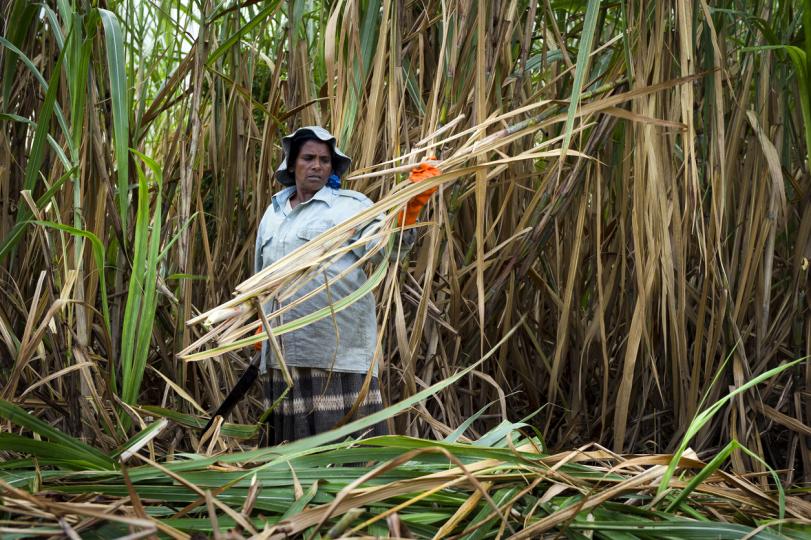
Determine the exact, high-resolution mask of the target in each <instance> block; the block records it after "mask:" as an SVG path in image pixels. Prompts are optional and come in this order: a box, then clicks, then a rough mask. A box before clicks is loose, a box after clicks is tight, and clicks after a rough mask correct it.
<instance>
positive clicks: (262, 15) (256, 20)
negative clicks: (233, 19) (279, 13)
mask: <svg viewBox="0 0 811 540" xmlns="http://www.w3.org/2000/svg"><path fill="white" fill-rule="evenodd" d="M280 5H281V2H280V1H279V0H272V1H271V2H269V3H268V4H267V5H266V7H265V8H264V9H263V10H262V11H260V12H259V13H258V14H257V15H256V16H255V17H253V18H252V19H251V20H250V21H248V22H247V23H245V24H244V25H242V26H241V27H240V28H239V30H237V31H236V32H234V33H233V34H232V35H231V36H229V37H228V38H227V39H226V40H225V41H223V43H222V45H220V46H219V47H217V48H216V49H215V50H214V52H212V53H211V54H209V55H208V59H207V60H206V64H207V65H209V66H211V65H213V64H214V62H216V61H217V59H219V58H220V57H221V56H222V55H224V54H225V53H226V52H228V51H229V50H231V48H232V47H234V45H236V44H237V43H238V42H239V41H240V40H241V39H242V37H243V36H244V35H245V34H247V33H248V32H250V31H251V30H253V29H254V28H256V27H257V26H259V25H260V24H261V23H262V22H263V21H264V20H265V19H267V18H268V17H270V16H271V15H272V14H273V13H274V12H275V11H276V10H277V9H279V6H280Z"/></svg>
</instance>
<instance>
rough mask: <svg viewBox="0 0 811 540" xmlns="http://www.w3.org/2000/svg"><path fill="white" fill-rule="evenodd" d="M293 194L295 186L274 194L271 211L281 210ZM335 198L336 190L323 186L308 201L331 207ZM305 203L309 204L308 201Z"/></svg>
mask: <svg viewBox="0 0 811 540" xmlns="http://www.w3.org/2000/svg"><path fill="white" fill-rule="evenodd" d="M295 192H296V186H289V187H286V188H284V189H283V190H281V191H279V192H278V193H276V195H274V196H273V197H272V199H271V200H272V201H273V209H274V210H276V211H277V212H279V211H280V210H282V209H283V208H284V206H285V204H286V203H287V201H289V200H290V197H292V196H293V194H294V193H295ZM337 196H338V190H337V189H334V188H331V187H329V186H324V187H322V188H321V189H320V190H318V193H316V194H315V195H313V198H312V199H310V201H322V202H325V203H327V206H332V203H333V202H334V201H335V197H337ZM307 202H308V203H309V201H307Z"/></svg>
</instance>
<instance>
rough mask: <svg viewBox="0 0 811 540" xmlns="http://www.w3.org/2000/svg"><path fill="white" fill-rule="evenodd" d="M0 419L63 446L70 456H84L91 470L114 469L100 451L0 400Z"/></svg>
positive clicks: (110, 461) (108, 459) (111, 463)
mask: <svg viewBox="0 0 811 540" xmlns="http://www.w3.org/2000/svg"><path fill="white" fill-rule="evenodd" d="M0 417H2V418H5V419H6V420H8V421H9V422H12V423H14V424H16V425H18V426H20V427H23V428H25V429H28V430H30V431H33V432H34V433H37V434H38V435H40V436H41V437H45V438H46V439H48V440H49V441H51V442H52V443H56V444H59V445H61V446H64V447H65V448H66V449H67V450H69V451H70V452H72V455H83V456H85V459H86V461H87V463H88V464H92V465H93V467H92V468H93V469H95V470H113V469H115V465H114V464H113V461H112V460H111V459H110V458H109V457H108V456H106V455H105V454H104V453H103V452H101V451H100V450H97V449H95V448H93V447H92V446H89V445H87V444H85V443H83V442H82V441H80V440H78V439H75V438H73V437H71V436H70V435H67V434H66V433H63V432H61V431H59V430H58V429H56V428H54V427H52V426H51V425H49V424H48V423H46V422H44V421H43V420H40V419H39V418H37V417H36V416H33V415H30V414H28V413H26V412H25V410H23V409H22V408H20V407H18V406H17V405H14V404H13V403H10V402H8V401H6V400H3V399H0Z"/></svg>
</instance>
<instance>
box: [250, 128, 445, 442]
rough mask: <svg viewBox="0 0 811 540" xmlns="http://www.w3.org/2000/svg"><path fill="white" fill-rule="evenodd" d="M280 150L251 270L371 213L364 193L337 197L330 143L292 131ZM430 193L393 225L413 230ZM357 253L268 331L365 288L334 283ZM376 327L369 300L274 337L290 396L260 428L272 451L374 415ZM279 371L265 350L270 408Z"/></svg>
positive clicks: (336, 162)
mask: <svg viewBox="0 0 811 540" xmlns="http://www.w3.org/2000/svg"><path fill="white" fill-rule="evenodd" d="M282 148H283V150H284V160H283V161H282V163H281V165H280V166H279V168H278V169H277V170H276V178H277V179H278V180H279V182H281V184H282V185H284V186H285V188H284V189H283V190H281V191H279V192H278V193H276V194H275V195H274V196H273V197H272V200H271V204H270V206H268V208H267V210H266V211H265V214H264V216H263V217H262V221H261V223H260V225H259V230H258V232H257V237H256V257H255V270H256V271H257V272H258V271H260V270H262V269H263V268H265V267H266V266H268V265H269V264H272V263H273V262H275V261H277V260H279V259H280V258H282V257H284V256H285V255H287V254H288V253H290V252H292V251H293V250H295V249H297V248H298V247H300V246H301V245H303V244H304V243H306V242H308V241H309V240H312V239H313V238H315V237H317V236H318V235H320V234H321V233H323V232H324V231H326V230H328V229H330V228H332V227H334V226H336V225H338V224H340V223H341V222H343V221H346V220H347V219H349V218H351V217H352V216H354V215H356V214H358V213H359V212H362V211H363V210H365V209H367V208H369V207H370V206H372V201H370V200H369V199H368V198H367V197H366V196H365V195H363V194H361V193H358V192H356V191H351V190H347V189H341V187H340V178H341V176H343V175H344V173H346V171H347V170H348V169H349V165H350V163H351V160H350V158H349V157H348V156H346V155H345V154H344V153H343V152H341V151H340V150H339V149H338V147H337V144H336V141H335V137H333V136H332V135H331V134H330V133H329V132H328V131H327V130H325V129H324V128H322V127H320V126H309V127H303V128H300V129H298V130H296V131H295V132H294V133H293V134H291V135H288V136H286V137H284V138H282ZM418 172H419V175H415V174H414V173H412V175H411V177H410V178H411V179H412V181H418V180H419V179H421V178H427V177H430V176H435V175H437V174H439V173H440V172H439V170H438V169H435V168H434V167H430V166H427V165H421V166H420V167H419V168H418ZM433 191H435V188H434V190H427V191H425V192H423V193H421V194H420V195H418V196H417V197H415V198H414V199H412V201H410V202H409V204H408V208H407V211H406V213H405V216H404V218H403V217H401V223H403V224H411V223H413V222H414V221H415V220H416V216H417V215H418V214H419V211H420V209H421V208H422V207H423V206H424V205H425V203H426V202H427V200H428V198H429V197H430V195H431V193H432V192H433ZM374 225H376V224H374V223H373V224H370V225H369V226H367V227H366V229H365V231H368V230H369V229H375V227H374ZM363 234H364V230H361V231H359V232H358V233H356V235H355V236H354V237H353V238H352V239H350V241H349V242H350V243H353V242H355V241H357V240H358V238H360V236H362V235H363ZM363 254H364V249H363V248H359V249H356V250H353V251H350V252H347V253H346V254H344V255H343V256H342V257H340V258H339V259H338V260H337V261H335V262H332V263H331V264H329V265H328V266H327V267H326V268H325V269H323V271H322V273H321V274H320V275H319V276H318V277H316V278H314V279H312V280H310V281H309V282H308V283H307V284H305V285H304V286H303V287H301V288H300V289H298V290H297V291H296V292H295V294H294V295H293V296H292V297H291V298H289V299H285V301H284V303H283V304H282V305H285V304H287V303H290V302H292V301H293V300H295V299H297V298H301V297H302V296H304V295H306V294H307V293H309V292H311V291H313V290H314V289H316V288H318V287H321V286H322V285H324V283H325V281H326V284H327V286H326V288H325V289H324V290H322V291H321V292H319V293H318V294H316V295H315V296H314V297H313V298H310V299H308V300H306V301H304V302H302V303H301V304H299V305H298V306H295V307H294V308H292V309H291V310H290V311H288V312H286V313H284V314H283V315H280V316H278V317H276V318H275V319H274V320H272V321H271V324H273V325H279V324H283V323H285V322H289V321H292V320H294V319H297V318H299V317H301V316H304V315H307V314H310V313H313V312H314V311H317V310H319V309H322V308H324V307H325V306H329V305H331V304H334V303H335V302H336V301H337V300H339V299H341V298H343V297H345V296H347V295H348V294H350V293H351V292H353V291H355V290H357V289H358V287H360V286H361V285H362V284H363V283H364V282H365V281H366V275H365V273H364V272H363V270H362V269H361V268H354V269H352V270H350V271H349V273H348V274H347V275H346V276H344V277H342V278H340V279H339V278H338V276H339V275H340V274H341V273H342V272H344V271H346V270H347V269H348V268H349V267H350V266H352V264H353V263H355V262H356V261H357V260H358V259H359V258H360V257H362V256H363ZM269 307H272V308H278V307H280V305H279V304H278V303H277V304H276V305H275V306H269ZM376 319H377V318H376V315H375V305H374V298H373V297H372V295H371V294H367V295H365V296H363V297H362V298H361V299H360V300H359V301H357V302H355V303H354V304H352V305H351V306H349V307H347V308H346V309H344V310H342V311H339V312H337V313H335V314H334V315H333V316H331V317H326V318H323V319H321V320H319V321H317V322H315V323H312V324H310V325H308V326H306V327H304V328H302V329H301V330H296V331H293V332H289V333H287V334H284V335H282V336H280V339H279V345H280V348H281V351H282V355H283V358H284V362H285V364H286V366H287V367H288V369H289V371H290V374H291V376H292V378H293V388H291V389H290V391H289V393H288V394H287V396H286V398H285V399H284V400H283V401H282V403H280V404H279V405H278V406H277V408H276V409H275V410H274V411H273V412H272V413H271V417H270V418H269V420H268V423H269V431H270V441H269V442H270V444H279V443H281V442H283V441H292V440H295V439H300V438H303V437H307V436H310V435H314V434H316V433H320V432H323V431H327V430H329V429H332V428H333V427H335V426H336V425H337V424H338V422H340V421H341V420H342V419H350V420H351V419H357V418H360V417H362V416H366V415H368V414H370V413H372V412H375V411H377V410H380V409H381V408H382V400H381V397H380V387H379V384H378V379H377V365H376V363H375V365H374V366H372V359H373V358H374V352H375V347H376V345H377V320H376ZM370 367H372V368H373V369H372V379H371V385H370V386H369V388H368V392H367V393H366V396H365V398H364V399H363V401H362V403H361V404H360V406H359V407H357V408H356V410H355V412H354V414H353V415H352V416H351V418H345V417H348V416H349V415H348V413H350V411H351V410H352V408H353V405H354V404H355V401H356V400H357V399H358V395H359V393H360V392H361V389H362V388H363V383H364V379H365V377H366V374H367V372H368V371H369V369H370ZM268 368H270V369H268ZM278 368H279V364H278V360H277V358H276V357H275V355H274V354H272V353H271V351H269V347H268V346H267V344H265V345H264V346H263V348H262V366H261V370H262V372H265V373H266V377H265V396H266V398H267V399H268V400H269V403H273V402H274V401H275V400H276V398H278V397H279V396H280V395H281V394H282V392H283V391H284V390H285V389H286V388H287V384H286V383H285V381H284V379H283V378H282V375H281V371H280V370H279V369H278ZM386 432H387V431H386V427H385V424H383V423H379V424H376V425H375V426H374V427H373V429H372V433H371V434H373V435H382V434H385V433H386Z"/></svg>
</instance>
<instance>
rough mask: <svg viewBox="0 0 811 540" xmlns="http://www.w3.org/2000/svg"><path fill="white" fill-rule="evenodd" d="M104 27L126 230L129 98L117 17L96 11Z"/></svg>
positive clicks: (120, 190)
mask: <svg viewBox="0 0 811 540" xmlns="http://www.w3.org/2000/svg"><path fill="white" fill-rule="evenodd" d="M98 14H99V17H100V18H101V23H102V26H103V27H104V44H105V46H106V51H107V72H108V75H109V77H110V98H111V100H112V112H113V139H114V141H115V159H116V168H117V170H118V211H119V213H120V217H121V228H122V229H123V230H127V221H128V219H127V198H128V195H129V190H128V185H129V183H128V182H129V166H128V162H129V153H128V152H127V149H128V148H129V97H128V92H127V75H126V64H125V59H124V39H123V37H122V35H121V27H120V26H119V24H118V17H116V15H115V14H114V13H113V12H111V11H107V10H106V9H101V8H99V9H98Z"/></svg>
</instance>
